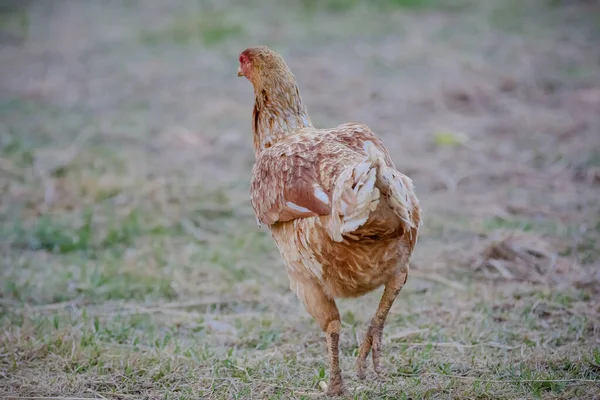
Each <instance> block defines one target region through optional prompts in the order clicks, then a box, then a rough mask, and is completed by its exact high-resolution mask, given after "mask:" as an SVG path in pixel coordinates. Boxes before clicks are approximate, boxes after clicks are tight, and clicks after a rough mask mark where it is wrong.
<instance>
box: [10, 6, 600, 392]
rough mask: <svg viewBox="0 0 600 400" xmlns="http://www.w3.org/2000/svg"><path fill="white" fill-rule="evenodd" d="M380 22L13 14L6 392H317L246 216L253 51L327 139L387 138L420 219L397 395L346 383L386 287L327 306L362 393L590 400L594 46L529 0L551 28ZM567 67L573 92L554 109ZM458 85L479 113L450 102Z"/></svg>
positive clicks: (390, 373)
mask: <svg viewBox="0 0 600 400" xmlns="http://www.w3.org/2000/svg"><path fill="white" fill-rule="evenodd" d="M374 3H375V6H365V5H364V4H362V3H360V4H359V2H356V1H352V0H348V1H344V0H331V1H325V2H319V3H318V4H317V3H316V2H312V1H305V2H303V4H291V3H285V4H279V3H273V4H270V6H269V7H267V8H264V5H263V6H262V7H259V6H258V5H257V4H258V3H254V2H251V3H248V5H241V4H233V3H228V2H226V3H218V2H212V1H203V2H200V3H198V2H191V1H182V2H173V3H172V4H169V5H168V6H165V5H161V6H160V7H159V6H156V7H154V6H152V5H145V3H144V5H142V4H141V3H140V2H128V3H127V4H126V5H125V6H123V7H121V6H119V5H117V4H116V3H115V4H110V5H109V4H107V5H103V6H102V7H99V6H95V5H92V4H91V3H90V4H88V3H85V4H84V3H83V2H82V3H81V4H80V5H76V4H70V5H69V6H68V7H67V6H61V5H60V4H57V5H56V6H55V8H53V11H52V12H51V13H50V12H48V13H47V11H48V10H46V9H44V8H36V7H38V6H37V5H35V3H31V4H30V5H28V6H27V7H25V8H24V9H22V10H21V9H19V10H18V12H16V13H15V14H14V15H13V16H11V15H10V13H8V14H6V13H5V14H3V18H8V20H7V21H4V20H2V21H0V25H2V24H5V23H6V24H7V25H6V26H10V27H13V26H17V25H18V24H17V25H15V24H16V23H17V22H18V20H20V18H22V16H21V14H22V13H25V14H24V15H26V16H27V18H28V19H27V21H29V24H28V27H29V28H28V29H29V32H28V35H26V36H24V37H26V38H27V39H26V40H24V41H23V43H21V44H19V45H17V44H15V43H12V44H10V46H13V47H10V50H7V51H6V52H2V53H1V54H0V61H2V62H3V65H5V64H4V63H6V65H13V66H16V67H18V70H19V73H14V74H3V75H2V77H1V78H0V86H2V87H3V88H7V89H10V90H6V91H3V93H2V95H1V96H0V97H1V98H0V255H1V256H0V397H8V398H10V396H15V397H17V398H18V397H21V398H24V397H38V398H44V397H46V398H48V397H51V396H54V397H56V396H59V397H63V398H66V397H95V398H102V397H104V398H111V399H128V398H163V399H192V398H209V399H236V398H237V399H247V398H257V399H288V398H293V399H309V398H314V397H316V396H319V394H320V389H319V382H320V381H323V380H326V379H327V359H326V349H325V343H324V338H323V334H322V332H320V330H319V328H318V326H317V325H316V323H315V322H314V321H313V319H312V318H311V317H310V316H309V315H307V313H306V312H305V311H304V310H303V308H302V306H301V305H300V304H299V303H298V301H297V299H296V298H295V296H294V295H293V294H292V293H291V292H290V291H289V282H288V279H287V276H286V272H285V267H284V265H283V264H282V261H281V257H280V255H279V253H278V251H277V249H276V247H275V244H274V243H273V240H272V238H271V237H270V235H269V233H268V232H267V231H266V230H265V229H264V228H262V229H259V228H257V227H256V224H255V219H254V215H253V211H252V209H251V208H250V205H249V201H248V187H247V185H248V181H249V174H250V169H251V166H252V164H253V161H254V156H253V152H252V145H251V138H250V137H249V136H248V135H249V127H250V113H251V111H250V110H251V101H252V93H251V88H250V87H249V86H248V83H247V82H245V81H243V80H240V79H236V78H235V68H236V67H237V65H236V59H237V57H236V56H237V53H238V52H239V50H240V49H242V48H244V47H247V46H248V45H254V44H260V43H272V44H273V46H274V47H276V48H277V49H278V50H281V51H282V52H286V53H287V54H286V60H289V61H288V63H289V64H290V66H291V67H292V68H293V69H294V72H295V73H296V75H297V77H298V81H299V82H300V86H301V87H300V89H301V91H302V93H303V97H304V99H305V101H306V102H307V106H308V109H309V110H310V111H311V115H313V116H314V117H313V121H314V122H315V125H318V126H323V125H325V123H324V121H327V122H329V121H335V123H340V122H342V121H347V120H351V119H362V120H363V121H364V122H366V123H368V124H369V125H370V126H372V127H373V129H374V130H375V131H377V132H378V133H380V134H381V135H382V137H383V140H384V142H385V143H386V145H388V147H389V148H390V151H391V152H392V155H393V157H394V160H395V161H396V165H398V167H399V168H400V169H401V170H403V171H405V172H406V173H407V174H409V175H410V176H411V177H412V178H413V179H414V181H415V184H416V187H417V194H418V196H419V198H420V199H421V204H422V206H423V208H424V211H425V212H424V216H425V225H424V226H423V229H422V234H421V236H420V238H419V244H418V246H417V252H416V254H415V259H414V261H415V262H414V265H413V266H412V269H411V271H412V272H411V275H410V278H409V280H408V283H407V285H406V287H405V288H404V289H403V291H402V293H401V294H400V296H399V299H398V301H397V303H396V304H395V305H394V307H393V308H392V310H391V313H390V316H389V318H388V321H387V323H386V328H385V333H384V349H383V360H384V365H385V367H386V373H385V375H384V376H382V377H380V378H376V377H375V376H374V374H372V372H371V375H370V376H369V378H370V380H368V381H367V382H359V381H358V380H357V378H356V376H355V373H354V362H355V358H356V354H357V351H358V345H359V341H360V339H361V338H362V335H363V334H364V330H365V328H366V326H367V324H368V321H369V320H370V318H371V317H372V314H373V312H374V310H375V309H376V306H377V303H378V301H379V297H380V295H381V290H379V291H377V292H374V293H371V294H369V295H367V296H364V297H362V298H360V299H355V300H344V301H340V302H339V307H340V312H341V315H342V325H343V328H342V335H341V336H340V343H341V364H342V370H343V374H344V378H345V379H346V382H347V386H348V388H349V389H350V390H351V392H350V394H349V395H348V398H353V399H437V398H461V399H462V398H464V399H467V398H468V399H471V398H473V399H496V398H503V399H516V398H519V399H522V398H526V399H537V398H539V399H542V398H543V399H574V398H578V399H592V398H594V396H596V391H597V387H598V383H599V382H600V350H599V347H598V343H597V338H598V330H599V329H600V310H599V309H598V304H599V299H600V297H599V296H600V293H599V292H598V265H599V262H600V247H599V246H598V243H599V241H598V240H599V238H600V229H599V227H600V225H599V223H598V221H599V218H598V216H599V215H600V203H599V202H598V198H600V196H599V194H600V188H599V186H598V182H597V181H596V180H595V175H594V174H595V171H596V170H595V168H597V166H598V164H599V162H598V159H599V157H598V151H597V131H598V119H597V115H596V112H595V109H593V108H592V107H589V106H584V105H580V104H579V103H577V98H578V97H577V96H578V93H579V92H578V90H581V88H586V89H589V90H592V91H593V89H594V88H597V82H598V81H600V70H598V68H597V66H596V67H595V68H593V67H591V66H592V65H595V64H594V63H595V62H596V61H597V58H594V57H595V56H596V55H597V54H595V53H594V52H593V51H592V50H590V49H593V48H594V47H593V46H592V44H594V43H596V41H595V38H594V37H588V36H587V35H588V34H589V31H588V30H587V28H586V25H584V24H576V25H573V26H569V25H560V24H549V21H554V18H555V17H556V14H555V13H557V12H563V9H561V7H560V6H558V5H557V6H553V7H551V8H535V7H538V6H540V4H541V2H533V3H531V4H529V3H528V5H527V10H534V11H537V13H538V14H539V18H537V17H536V15H538V14H536V13H531V12H528V13H524V14H523V13H521V12H520V10H521V8H520V7H519V6H517V5H515V4H512V3H510V4H509V3H506V4H505V3H504V2H500V1H495V0H485V1H482V2H479V3H478V4H477V5H474V3H472V2H468V3H467V2H462V1H461V2H441V1H433V0H418V1H416V0H410V1H408V0H406V1H396V0H378V1H377V2H374ZM500 3H502V4H500ZM234 6H235V7H234ZM455 6H456V8H455ZM65 7H67V8H68V9H67V8H65ZM573 7H574V6H573ZM577 7H585V6H584V5H579V6H577ZM500 8H501V9H502V11H501V13H500V14H497V13H496V12H497V10H498V9H500ZM458 9H459V10H460V12H451V11H455V10H458ZM569 10H571V11H569V12H574V11H573V10H575V11H576V10H577V9H576V8H573V9H572V8H569ZM200 11H201V12H200ZM306 11H309V17H310V18H307V14H306ZM588 11H589V10H588V9H587V8H582V9H580V10H579V13H578V14H573V15H576V16H577V18H576V20H577V21H580V22H582V21H586V15H587V14H588ZM72 15H77V16H78V18H79V19H74V17H72ZM589 15H593V14H592V12H591V11H590V12H589ZM92 16H93V18H91V17H92ZM313 17H314V18H313ZM10 18H15V20H14V21H13V20H11V19H10ZM495 19H498V20H495ZM46 20H47V21H49V22H47V23H46V22H44V21H46ZM94 21H96V22H94ZM506 21H511V23H514V24H515V26H517V27H527V29H524V30H523V31H519V32H516V31H512V32H505V31H504V28H503V25H502V24H503V23H504V22H506ZM50 22H51V23H50ZM358 22H360V24H358ZM98 24H99V25H98ZM3 26H4V25H3ZM99 26H107V27H108V26H110V27H111V29H108V28H107V29H101V28H99ZM32 27H38V28H39V29H40V30H37V31H36V30H35V29H33V28H32ZM52 27H53V28H52ZM59 27H60V29H59ZM449 27H451V28H449ZM1 28H2V27H1V26H0V30H1ZM42 28H43V29H42ZM46 28H48V29H47V30H44V29H46ZM50 28H52V29H50ZM113 28H114V29H113ZM53 29H55V30H53ZM509 30H510V29H509ZM582 30H584V31H585V34H583V33H581V32H582ZM530 32H531V35H529V33H530ZM541 32H543V33H544V35H540V33H541ZM519 35H520V36H519ZM515 37H518V39H519V40H515ZM565 37H569V38H571V40H572V41H573V42H571V41H568V40H564V38H565ZM323 38H325V39H329V40H325V41H323V42H321V39H323ZM67 39H69V40H67ZM64 43H69V45H68V46H67V45H64V46H65V47H63V44H64ZM19 46H21V47H19ZM498 48H500V49H502V53H501V54H497V53H494V51H493V49H498ZM528 48H535V49H536V51H535V52H531V54H529V53H527V56H528V57H523V54H524V52H525V49H528ZM40 49H43V51H40ZM554 54H568V55H569V56H572V57H573V59H574V60H576V61H577V62H578V68H580V69H581V71H580V72H581V73H577V74H575V75H573V76H569V77H568V79H567V78H565V79H564V80H560V79H559V78H560V75H558V77H559V78H557V79H559V81H558V83H559V84H560V85H558V86H557V87H558V88H559V89H557V90H556V91H554V92H553V93H547V92H545V91H543V90H542V89H540V88H539V86H538V82H539V81H540V79H541V78H540V77H541V76H542V75H544V74H545V73H546V72H547V71H548V70H557V71H558V70H560V68H562V66H564V65H563V64H561V62H559V61H557V60H556V59H555V58H554ZM288 55H289V57H288ZM487 55H489V58H487V57H488V56H487ZM523 59H525V61H522V60H523ZM374 60H375V61H374ZM11 63H12V64H11ZM408 64H410V65H411V68H410V69H404V68H403V66H405V65H408ZM16 67H15V68H16ZM382 70H385V74H384V75H381V74H380V72H381V71H382ZM40 71H47V72H46V73H41V72H40ZM411 71H412V72H414V74H411V73H410V72H411ZM542 77H543V76H542ZM504 79H510V82H511V85H510V90H503V89H502V88H501V87H502V83H503V80H504ZM455 87H460V88H461V91H460V93H465V95H463V96H462V97H461V98H463V102H466V103H468V104H467V105H468V106H469V107H463V108H462V109H460V110H458V109H452V108H449V107H448V106H447V105H445V104H446V103H444V101H443V100H444V99H445V98H448V95H447V93H446V91H447V90H451V89H454V88H455ZM325 88H327V89H326V90H324V89H325ZM350 89H351V90H350ZM479 99H482V102H487V103H489V104H488V105H489V106H486V107H483V108H482V107H479V108H478V107H476V106H478V104H474V103H478V102H479ZM487 103H486V104H487ZM586 107H588V108H586ZM525 116H526V117H525ZM570 122H572V123H573V125H576V126H579V127H583V128H578V129H576V130H574V129H571V128H572V127H571V126H570V125H568V123H570ZM440 127H444V128H443V130H440V129H441V128H440ZM447 132H464V133H465V137H466V138H468V140H463V138H462V136H461V137H460V138H457V137H455V136H456V135H455V134H453V133H450V134H448V133H447ZM432 138H433V139H434V140H433V141H432ZM457 139H460V140H457ZM536 157H538V158H539V160H538V158H536ZM511 251H512V252H511Z"/></svg>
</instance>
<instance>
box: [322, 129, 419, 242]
mask: <svg viewBox="0 0 600 400" xmlns="http://www.w3.org/2000/svg"><path fill="white" fill-rule="evenodd" d="M364 150H365V152H366V153H367V157H365V159H364V160H363V161H362V162H360V163H359V164H358V165H356V166H354V167H353V168H348V169H346V170H344V171H343V172H342V174H340V176H339V177H338V179H337V181H336V185H335V187H334V190H333V196H332V197H333V203H332V210H331V211H332V212H331V218H330V224H329V231H330V233H331V236H332V238H333V240H335V241H337V242H341V241H342V240H343V238H342V235H344V234H346V233H350V232H353V231H355V230H357V229H358V228H359V227H361V226H362V225H364V224H365V223H366V222H367V221H368V220H369V215H370V214H371V212H372V211H374V210H375V209H376V208H377V206H378V205H379V202H380V201H381V200H384V201H386V203H387V204H388V206H389V207H390V208H391V209H392V211H393V212H394V214H396V215H397V216H398V218H399V219H400V221H401V226H402V229H403V231H404V232H412V230H413V229H414V228H415V225H414V222H413V218H412V212H413V202H415V201H416V197H415V196H414V194H413V183H412V180H411V179H410V178H408V177H407V176H405V175H403V174H401V173H399V172H398V171H396V170H394V169H393V168H390V167H388V166H387V165H386V162H385V155H384V153H383V152H382V151H381V150H379V149H378V148H377V147H376V146H375V145H374V144H373V143H372V142H371V141H366V142H365V144H364Z"/></svg>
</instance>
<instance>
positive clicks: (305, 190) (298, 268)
mask: <svg viewBox="0 0 600 400" xmlns="http://www.w3.org/2000/svg"><path fill="white" fill-rule="evenodd" d="M239 62H240V66H239V69H238V76H244V77H246V78H247V79H248V80H249V81H250V82H251V83H252V85H253V87H254V96H255V102H254V110H253V114H252V130H253V134H254V149H255V153H256V163H255V164H254V167H253V170H252V179H251V184H250V190H251V203H252V207H253V209H254V212H255V214H256V218H257V221H258V224H259V226H261V224H264V225H267V226H268V227H269V229H270V231H271V234H272V236H273V238H274V240H275V242H276V244H277V247H278V249H279V252H280V253H281V256H282V257H283V259H284V261H285V263H286V265H287V272H288V277H289V281H290V288H291V290H292V291H294V292H295V293H296V294H297V296H298V298H299V299H300V300H301V301H302V303H303V304H304V306H305V307H306V310H307V311H308V313H309V314H310V315H312V317H313V318H314V319H315V320H316V321H317V322H318V323H319V325H320V327H321V329H322V330H323V331H324V332H325V334H326V338H327V348H328V353H329V367H330V370H329V384H328V389H327V392H328V394H329V395H340V394H342V393H344V391H345V388H344V384H343V380H342V375H341V370H340V366H339V350H338V341H339V335H340V329H341V321H340V313H339V311H338V308H337V306H336V303H335V299H336V298H351V297H358V296H361V295H364V294H365V293H368V292H370V291H372V290H374V289H377V288H378V287H381V286H382V285H383V286H384V287H385V289H384V292H383V296H382V298H381V301H380V303H379V307H378V308H377V312H376V313H375V316H374V317H373V319H372V320H371V322H370V324H369V327H368V329H367V332H366V334H365V337H364V340H363V341H362V344H361V346H360V349H359V354H358V359H357V373H358V377H359V378H361V379H364V378H365V376H366V365H367V356H368V355H369V352H372V357H373V368H374V370H375V372H376V373H378V374H379V373H381V371H382V366H381V349H382V347H381V343H382V332H383V326H384V323H385V320H386V317H387V315H388V312H389V310H390V308H391V306H392V304H393V302H394V300H395V299H396V297H397V296H398V293H399V292H400V290H401V289H402V287H403V286H404V284H405V283H406V280H407V278H408V270H409V260H410V258H411V255H412V253H413V249H414V247H415V244H416V242H417V235H418V230H419V227H420V225H421V220H420V208H419V203H418V200H417V197H416V196H415V193H414V191H413V183H412V181H411V179H410V178H408V177H407V176H405V175H403V174H401V173H400V172H398V171H397V170H396V169H395V167H394V163H393V162H392V159H391V157H390V155H389V153H388V152H387V150H386V149H385V147H384V145H383V143H382V141H381V140H380V139H379V138H378V137H377V136H376V135H375V134H374V133H373V132H372V131H371V130H370V129H369V128H368V127H367V126H365V125H363V124H360V123H347V124H343V125H340V126H338V127H336V128H333V129H316V128H315V127H314V126H313V125H312V122H311V120H310V118H309V116H308V113H307V110H306V107H305V106H304V104H303V103H302V100H301V98H300V93H299V91H298V87H297V85H296V80H295V78H294V75H293V74H292V73H291V71H290V70H289V68H288V67H287V65H286V63H285V61H284V60H283V58H282V57H281V56H280V55H278V54H277V53H275V52H274V51H272V50H270V49H269V48H267V47H253V48H248V49H246V50H244V51H243V52H242V53H241V54H240V56H239Z"/></svg>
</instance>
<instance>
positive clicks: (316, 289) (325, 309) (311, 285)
mask: <svg viewBox="0 0 600 400" xmlns="http://www.w3.org/2000/svg"><path fill="white" fill-rule="evenodd" d="M297 284H299V285H300V286H301V290H299V291H298V292H297V293H298V295H299V297H300V299H301V300H302V301H303V302H304V305H305V306H306V310H307V311H308V312H309V314H310V315H312V317H313V318H314V319H315V320H316V321H317V322H318V323H319V326H320V327H321V329H323V331H324V332H325V334H326V335H327V352H328V355H329V384H328V385H327V394H328V395H329V396H336V395H342V394H343V393H344V391H345V389H344V381H343V380H342V371H341V369H340V356H339V346H338V343H339V338H340V329H341V327H342V322H341V320H340V312H339V311H338V308H337V306H336V304H335V301H334V300H333V299H331V298H329V297H327V296H326V295H325V293H324V292H323V289H322V288H321V286H320V285H318V284H317V283H316V282H305V283H303V284H300V283H299V282H297Z"/></svg>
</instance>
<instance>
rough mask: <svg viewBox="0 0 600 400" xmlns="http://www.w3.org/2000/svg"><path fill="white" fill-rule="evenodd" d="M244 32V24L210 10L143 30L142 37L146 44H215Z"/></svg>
mask: <svg viewBox="0 0 600 400" xmlns="http://www.w3.org/2000/svg"><path fill="white" fill-rule="evenodd" d="M242 34H243V28H242V26H241V25H239V24H237V23H233V22H229V21H227V19H226V14H222V13H214V12H209V13H201V14H198V15H187V16H184V17H179V18H175V19H173V21H171V22H170V23H169V24H168V25H166V26H165V27H164V28H163V29H160V30H152V31H145V32H142V34H141V35H140V39H141V41H142V43H145V44H190V43H193V42H194V41H200V42H201V43H203V44H204V45H206V46H214V45H217V44H219V43H220V42H222V41H224V40H227V39H228V38H232V37H239V36H241V35H242Z"/></svg>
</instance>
